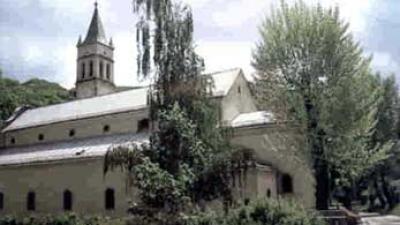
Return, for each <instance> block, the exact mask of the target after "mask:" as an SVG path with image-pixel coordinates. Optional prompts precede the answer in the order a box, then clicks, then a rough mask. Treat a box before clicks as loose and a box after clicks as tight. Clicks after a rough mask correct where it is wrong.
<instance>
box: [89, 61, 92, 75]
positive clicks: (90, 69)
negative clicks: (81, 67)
mask: <svg viewBox="0 0 400 225" xmlns="http://www.w3.org/2000/svg"><path fill="white" fill-rule="evenodd" d="M89 76H91V77H92V76H93V61H90V63H89Z"/></svg>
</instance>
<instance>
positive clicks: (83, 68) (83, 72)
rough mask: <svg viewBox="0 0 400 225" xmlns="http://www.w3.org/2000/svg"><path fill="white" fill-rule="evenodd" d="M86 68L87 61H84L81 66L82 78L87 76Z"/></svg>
mask: <svg viewBox="0 0 400 225" xmlns="http://www.w3.org/2000/svg"><path fill="white" fill-rule="evenodd" d="M85 70H86V66H85V63H82V66H81V75H82V79H83V78H85V72H86V71H85Z"/></svg>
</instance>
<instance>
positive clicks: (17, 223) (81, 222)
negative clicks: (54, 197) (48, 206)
mask: <svg viewBox="0 0 400 225" xmlns="http://www.w3.org/2000/svg"><path fill="white" fill-rule="evenodd" d="M124 224H125V221H124V220H122V219H110V218H108V217H95V216H86V217H79V216H77V215H75V214H64V215H58V216H39V215H35V216H26V217H23V218H21V217H17V216H5V217H2V218H0V225H124Z"/></svg>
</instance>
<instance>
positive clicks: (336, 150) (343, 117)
mask: <svg viewBox="0 0 400 225" xmlns="http://www.w3.org/2000/svg"><path fill="white" fill-rule="evenodd" d="M260 34H261V41H260V42H259V43H258V45H257V48H256V50H255V51H254V55H253V58H254V60H253V65H254V67H255V68H256V70H257V72H258V75H259V79H258V81H257V90H258V94H259V100H260V102H261V105H263V106H264V107H268V108H270V109H272V110H273V111H274V112H275V114H276V115H277V118H278V119H281V120H283V121H287V120H296V121H299V122H300V124H302V127H303V130H302V132H304V134H305V137H306V140H307V146H305V149H306V153H307V154H308V155H309V156H310V159H311V164H312V167H313V169H314V175H315V178H316V199H317V204H316V205H317V208H318V209H326V208H327V207H328V201H329V197H330V187H331V186H333V187H334V186H335V185H345V186H347V185H350V183H351V182H352V181H353V180H354V179H355V178H357V177H359V176H360V175H362V174H363V172H364V171H365V170H366V169H367V168H369V167H370V166H372V165H374V164H376V163H378V162H379V161H381V160H383V159H385V158H386V152H387V151H388V149H389V148H390V147H391V145H392V144H391V143H390V142H381V143H379V144H377V145H373V146H371V139H372V135H373V134H374V131H375V129H376V113H377V109H378V105H379V103H380V102H381V100H382V90H381V89H380V87H379V86H378V85H376V82H375V81H374V76H373V75H372V74H371V71H370V66H369V63H370V59H369V58H365V57H364V56H363V52H362V48H361V47H360V46H359V45H358V43H356V42H355V41H354V40H353V37H352V35H351V33H350V32H349V31H348V24H347V23H344V22H343V21H341V19H340V16H339V10H338V8H334V9H332V8H328V9H324V8H322V7H321V6H320V5H316V6H307V5H306V4H305V3H304V2H302V1H298V2H296V3H295V4H294V5H293V6H289V5H288V4H287V3H285V2H284V1H282V3H281V7H280V8H278V9H276V10H273V12H272V14H271V16H270V17H267V18H266V19H265V21H264V23H263V24H262V25H261V27H260Z"/></svg>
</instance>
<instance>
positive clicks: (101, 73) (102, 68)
mask: <svg viewBox="0 0 400 225" xmlns="http://www.w3.org/2000/svg"><path fill="white" fill-rule="evenodd" d="M99 71H100V77H102V78H104V64H103V62H102V61H101V62H100V65H99Z"/></svg>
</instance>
